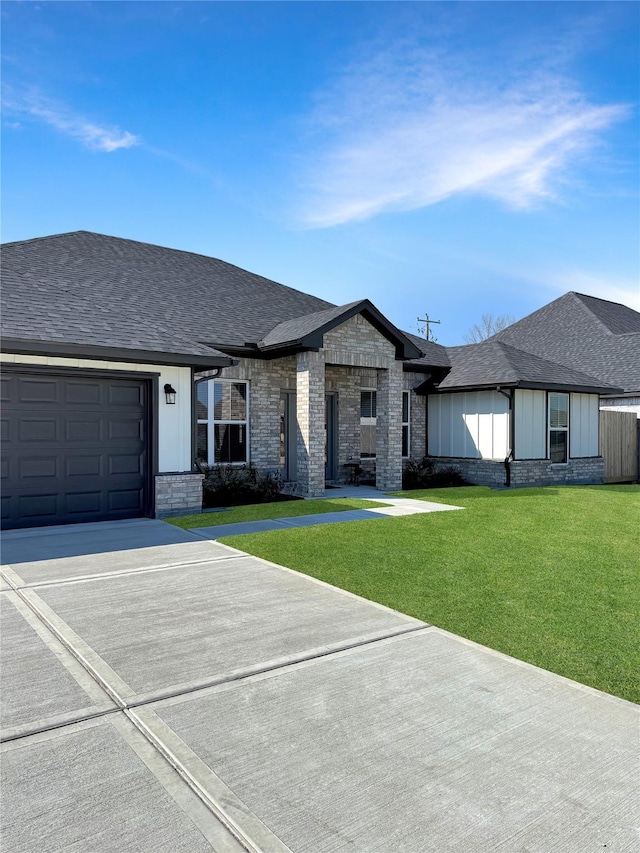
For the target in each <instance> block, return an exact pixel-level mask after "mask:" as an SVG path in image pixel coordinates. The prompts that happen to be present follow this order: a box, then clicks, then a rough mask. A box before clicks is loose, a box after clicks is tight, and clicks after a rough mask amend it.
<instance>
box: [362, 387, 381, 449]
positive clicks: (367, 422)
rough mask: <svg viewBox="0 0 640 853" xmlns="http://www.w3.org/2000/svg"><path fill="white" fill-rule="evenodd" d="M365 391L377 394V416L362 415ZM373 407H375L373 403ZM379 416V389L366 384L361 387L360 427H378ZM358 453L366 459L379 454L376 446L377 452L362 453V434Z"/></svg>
mask: <svg viewBox="0 0 640 853" xmlns="http://www.w3.org/2000/svg"><path fill="white" fill-rule="evenodd" d="M363 393H370V394H375V401H376V417H374V418H363V417H362V394H363ZM372 402H373V398H372ZM371 408H372V409H373V405H372V407H371ZM377 416H378V389H377V388H371V387H370V386H369V387H366V386H363V387H361V388H360V427H363V426H372V427H377V425H378V417H377ZM358 455H359V457H360V459H366V460H370V459H376V458H377V455H378V453H377V447H376V453H373V454H369V455H367V456H363V455H362V434H361V438H360V447H359V448H358Z"/></svg>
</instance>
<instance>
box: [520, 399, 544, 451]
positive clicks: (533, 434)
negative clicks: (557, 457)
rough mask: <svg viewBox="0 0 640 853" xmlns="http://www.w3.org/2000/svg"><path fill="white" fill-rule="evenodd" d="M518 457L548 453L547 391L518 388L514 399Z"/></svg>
mask: <svg viewBox="0 0 640 853" xmlns="http://www.w3.org/2000/svg"><path fill="white" fill-rule="evenodd" d="M514 419H515V437H514V444H515V447H514V454H515V458H516V459H544V458H545V457H546V455H547V392H546V391H529V390H521V389H519V388H516V393H515V401H514Z"/></svg>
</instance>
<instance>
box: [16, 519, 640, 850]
mask: <svg viewBox="0 0 640 853" xmlns="http://www.w3.org/2000/svg"><path fill="white" fill-rule="evenodd" d="M354 523H358V522H354ZM361 523H365V524H373V523H376V522H375V521H366V522H361ZM282 535H283V536H286V535H287V533H286V531H283V533H282ZM363 559H366V555H363ZM3 563H5V565H4V566H3V569H2V577H3V585H2V592H0V598H1V605H2V644H1V647H0V651H1V655H2V660H1V664H2V722H3V741H4V742H3V745H2V770H3V778H2V795H3V809H2V820H3V826H2V836H1V838H2V845H3V850H4V851H7V852H8V851H25V853H36V851H46V853H52V851H63V850H65V851H67V850H70V849H73V850H78V851H83V853H84V851H91V853H94V852H95V853H101V851H137V853H139V852H140V851H142V853H147V851H149V853H155V851H166V853H178V852H179V851H183V850H184V851H196V852H197V851H201V850H202V851H211V850H215V851H224V853H226V851H229V853H236V851H243V850H244V851H292V853H324V851H331V853H333V851H348V852H349V853H378V851H379V853H403V851H406V853H420V852H421V851H439V853H442V851H454V850H455V851H464V853H476V851H477V853H480V851H489V850H491V851H504V853H514V851H523V853H524V851H527V853H536V851H539V853H550V851H558V853H572V851H575V853H584V851H592V850H593V851H596V850H606V851H607V853H610V851H621V852H622V851H636V850H637V849H638V836H637V834H635V833H634V829H633V827H634V824H636V823H637V817H638V816H637V810H636V807H637V802H638V793H639V791H638V783H637V769H638V767H637V758H638V751H637V735H638V719H639V718H638V708H637V707H636V706H635V705H631V704H630V703H628V702H624V701H622V700H619V699H615V698H613V697H610V696H607V695H605V694H602V693H599V692H597V691H595V690H592V689H590V688H586V687H584V686H582V685H579V684H576V683H574V682H570V681H568V680H566V679H563V678H561V677H559V676H555V675H552V674H551V673H548V672H544V671H542V670H539V669H536V668H535V667H532V666H529V665H527V664H523V663H521V662H519V661H515V660H513V659H511V658H508V657H506V656H504V655H501V654H498V653H496V652H493V651H491V650H489V649H486V648H483V647H481V646H478V645H476V644H474V643H471V642H468V641H466V640H463V639H461V638H459V637H456V636H453V635H451V634H448V633H446V632H444V631H442V630H439V629H437V628H434V627H431V626H427V625H425V624H424V623H421V622H418V621H417V620H414V619H411V618H409V617H406V616H403V615H401V614H398V613H395V612H393V611H390V610H388V609H386V608H384V607H380V606H378V605H376V604H372V603H370V602H366V601H364V600H362V599H359V598H357V597H356V596H353V595H350V594H349V593H346V592H342V591H340V590H337V589H335V588H333V587H329V586H327V585H325V584H323V583H320V582H318V581H315V580H313V579H311V578H308V577H305V576H301V575H298V574H296V573H294V572H291V571H289V570H288V569H285V568H282V567H279V566H274V565H273V564H270V563H267V562H265V561H263V560H259V559H257V558H254V557H250V556H247V555H245V554H243V553H242V552H239V551H235V550H234V549H232V548H228V547H226V546H224V545H220V544H218V543H217V542H207V541H203V540H202V539H196V537H195V536H193V535H192V534H190V533H188V532H185V531H182V530H179V529H178V528H173V527H170V526H169V525H167V524H164V523H163V522H159V521H150V520H142V521H128V522H118V523H115V522H114V523H105V524H92V525H74V526H71V527H65V528H43V529H40V530H37V531H34V530H31V531H28V532H27V531H14V532H10V533H7V534H5V539H4V549H3ZM634 812H635V814H634ZM634 818H635V819H634Z"/></svg>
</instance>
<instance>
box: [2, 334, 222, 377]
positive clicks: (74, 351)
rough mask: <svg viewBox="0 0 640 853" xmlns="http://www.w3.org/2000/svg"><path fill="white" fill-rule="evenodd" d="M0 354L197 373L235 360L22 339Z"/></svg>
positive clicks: (7, 344)
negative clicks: (160, 366) (194, 370)
mask: <svg viewBox="0 0 640 853" xmlns="http://www.w3.org/2000/svg"><path fill="white" fill-rule="evenodd" d="M0 351H1V352H3V353H7V354H8V353H13V354H15V355H44V356H58V357H62V358H84V359H97V360H101V361H104V360H107V361H122V362H126V363H131V364H167V365H171V366H175V367H194V368H197V369H198V370H212V369H214V368H216V367H231V366H232V365H233V364H234V361H233V359H232V358H226V357H222V356H215V355H194V354H190V353H174V352H158V351H156V350H142V349H129V348H127V347H107V346H96V345H95V344H91V345H89V344H86V345H85V344H73V343H64V342H60V341H33V340H24V339H20V338H3V339H2V342H1V344H0Z"/></svg>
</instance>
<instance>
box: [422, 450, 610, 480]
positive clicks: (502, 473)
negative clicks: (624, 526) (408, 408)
mask: <svg viewBox="0 0 640 853" xmlns="http://www.w3.org/2000/svg"><path fill="white" fill-rule="evenodd" d="M435 462H436V463H437V464H438V466H439V467H445V466H449V465H451V466H454V467H455V468H457V469H458V470H459V471H460V472H461V474H462V476H463V477H464V478H465V480H467V481H468V482H470V483H474V484H475V485H478V486H504V484H505V479H506V470H505V466H504V463H503V462H495V461H492V460H490V459H462V458H451V459H450V458H448V457H447V458H444V457H440V458H436V459H435ZM510 467H511V485H512V486H554V485H558V486H563V485H576V486H577V485H586V484H594V485H597V484H599V483H602V482H603V479H604V460H603V459H602V457H601V456H591V457H586V458H584V459H570V460H569V462H568V463H567V464H566V465H552V464H551V462H549V460H548V459H517V460H514V461H513V462H511V466H510Z"/></svg>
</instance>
